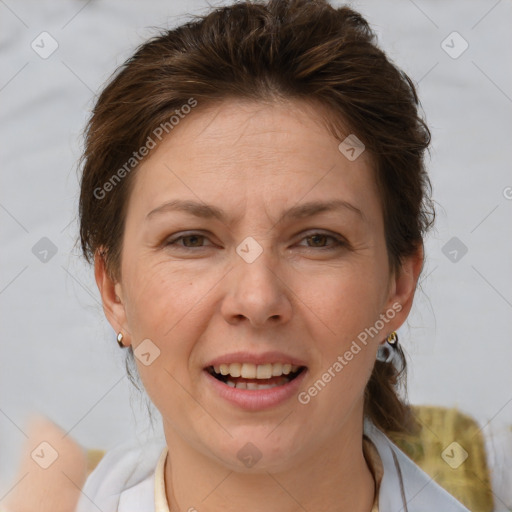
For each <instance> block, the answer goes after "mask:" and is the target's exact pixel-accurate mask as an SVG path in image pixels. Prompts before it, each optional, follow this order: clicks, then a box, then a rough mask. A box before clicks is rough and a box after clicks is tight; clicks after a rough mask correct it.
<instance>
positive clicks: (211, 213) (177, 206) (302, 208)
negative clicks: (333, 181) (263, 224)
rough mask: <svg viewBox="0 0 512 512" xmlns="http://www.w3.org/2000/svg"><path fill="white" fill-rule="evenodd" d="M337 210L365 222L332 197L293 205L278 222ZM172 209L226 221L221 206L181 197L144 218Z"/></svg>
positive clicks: (352, 206)
mask: <svg viewBox="0 0 512 512" xmlns="http://www.w3.org/2000/svg"><path fill="white" fill-rule="evenodd" d="M339 210H348V211H351V212H353V213H355V214H356V215H357V216H358V217H360V218H361V220H363V221H365V222H366V217H365V216H364V214H363V212H362V211H361V210H360V209H359V208H357V207H355V206H354V205H353V204H351V203H349V202H347V201H344V200H342V199H333V200H331V201H311V202H309V203H303V204H301V205H298V206H293V207H292V208H290V209H288V210H286V211H285V212H283V214H282V215H281V218H280V219H279V222H280V221H282V220H292V219H303V218H305V217H312V216H313V215H317V214H319V213H324V212H330V211H339ZM173 211H183V212H186V213H189V214H190V215H194V216H196V217H201V218H203V219H210V218H215V219H218V220H219V221H221V222H223V223H227V215H226V213H225V212H224V211H223V210H222V209H221V208H218V207H217V206H213V205H209V204H205V203H200V202H197V201H192V200H183V199H174V200H172V201H168V202H166V203H164V204H162V205H160V206H158V207H157V208H155V209H154V210H151V211H150V212H149V213H148V214H147V216H146V220H148V219H150V218H151V217H153V216H154V215H156V214H161V213H168V212H173Z"/></svg>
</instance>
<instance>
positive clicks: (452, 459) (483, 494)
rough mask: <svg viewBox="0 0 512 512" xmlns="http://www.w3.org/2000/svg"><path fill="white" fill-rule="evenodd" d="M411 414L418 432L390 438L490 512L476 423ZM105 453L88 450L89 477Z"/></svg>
mask: <svg viewBox="0 0 512 512" xmlns="http://www.w3.org/2000/svg"><path fill="white" fill-rule="evenodd" d="M412 411H413V413H414V415H415V417H416V419H417V421H418V423H419V425H420V429H419V431H418V432H417V433H416V434H415V435H404V434H400V435H397V434H389V437H390V439H391V440H392V441H393V442H394V443H395V444H396V445H397V446H398V447H399V448H400V449H401V450H402V451H404V452H405V453H406V454H407V455H408V456H409V457H410V458H411V459H412V460H413V461H414V462H415V463H416V464H417V465H418V466H419V467H421V468H422V469H423V471H425V472H426V473H427V474H428V475H430V476H431V477H432V478H433V479H434V480H435V481H436V482H437V483H438V484H439V485H441V486H442V487H444V488H445V489H446V490H447V491H448V492H449V493H450V494H451V495H453V496H455V498H457V499H458V500H459V501H460V502H461V503H463V504H464V505H465V506H466V507H467V508H468V509H469V510H471V511H472V512H492V511H493V507H494V503H493V494H492V488H491V483H490V477H489V470H488V468H487V462H486V456H485V445H484V440H483V436H482V433H481V430H480V428H479V426H478V424H477V423H476V421H475V420H474V419H473V418H471V417H470V416H468V415H466V414H463V413H461V412H460V411H458V410H457V409H447V408H444V407H435V406H425V405H421V406H412ZM104 453H105V452H104V451H103V450H88V452H87V460H88V474H90V472H91V471H92V470H93V469H94V468H95V467H96V466H97V464H98V462H99V461H100V460H101V458H102V457H103V455H104ZM466 454H467V456H466Z"/></svg>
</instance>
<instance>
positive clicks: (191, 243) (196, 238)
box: [165, 233, 207, 249]
mask: <svg viewBox="0 0 512 512" xmlns="http://www.w3.org/2000/svg"><path fill="white" fill-rule="evenodd" d="M205 239H207V238H206V237H205V236H204V235H201V234H199V233H192V234H189V235H182V236H179V237H177V238H174V239H171V240H169V241H168V242H166V244H165V245H166V246H174V247H177V248H180V249H193V248H203V247H206V246H205V245H203V244H202V243H201V242H203V241H204V240H205ZM180 242H183V245H182V244H181V243H180Z"/></svg>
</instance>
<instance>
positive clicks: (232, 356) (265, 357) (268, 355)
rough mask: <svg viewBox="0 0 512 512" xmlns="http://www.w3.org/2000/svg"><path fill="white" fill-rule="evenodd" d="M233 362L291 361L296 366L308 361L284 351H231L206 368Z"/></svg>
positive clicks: (210, 362) (304, 364) (208, 364)
mask: <svg viewBox="0 0 512 512" xmlns="http://www.w3.org/2000/svg"><path fill="white" fill-rule="evenodd" d="M231 363H252V364H255V365H259V364H270V363H282V364H286V363H289V364H292V365H295V366H306V363H305V362H304V361H303V360H301V359H299V358H297V357H294V356H290V355H288V354H284V353H283V352H276V351H270V352H262V353H261V354H254V353H251V352H231V353H229V354H224V355H222V356H218V357H216V358H215V359H212V360H211V361H209V362H208V363H207V364H206V366H205V368H208V367H210V366H217V365H221V364H231Z"/></svg>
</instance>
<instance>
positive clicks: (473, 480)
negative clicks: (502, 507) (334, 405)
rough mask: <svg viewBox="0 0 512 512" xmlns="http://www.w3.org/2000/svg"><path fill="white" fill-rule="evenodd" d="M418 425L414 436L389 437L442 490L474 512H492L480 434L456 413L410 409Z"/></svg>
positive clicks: (470, 421)
mask: <svg viewBox="0 0 512 512" xmlns="http://www.w3.org/2000/svg"><path fill="white" fill-rule="evenodd" d="M412 411H413V413H414V415H415V417H416V420H417V421H418V423H419V425H420V430H419V432H417V433H416V434H415V435H404V434H400V435H397V434H389V438H390V439H391V440H392V441H393V442H394V443H395V444H396V445H397V446H398V447H399V448H400V449H401V450H402V451H404V452H405V453H406V454H407V455H408V456H409V457H410V458H411V459H412V460H413V461H414V462H415V463H416V464H417V465H418V466H419V467H421V468H422V469H423V471H425V473H427V474H428V475H429V476H431V477H432V478H433V479H434V480H435V481H436V482H437V483H438V484H439V485H440V486H441V487H444V488H445V489H446V490H447V491H448V492H449V493H450V494H451V495H452V496H454V497H455V498H457V499H458V500H459V501H460V502H461V503H463V504H464V505H465V506H466V507H467V508H468V509H469V510H471V511H473V512H492V511H493V509H494V500H493V494H492V487H491V483H490V475H489V469H488V467H487V460H486V452H485V444H484V439H483V435H482V432H481V429H480V427H479V426H478V424H477V422H476V421H475V420H474V419H473V418H471V417H470V416H468V415H466V414H463V413H462V412H460V411H459V410H457V409H455V408H452V409H448V408H444V407H436V406H425V405H422V406H412Z"/></svg>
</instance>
